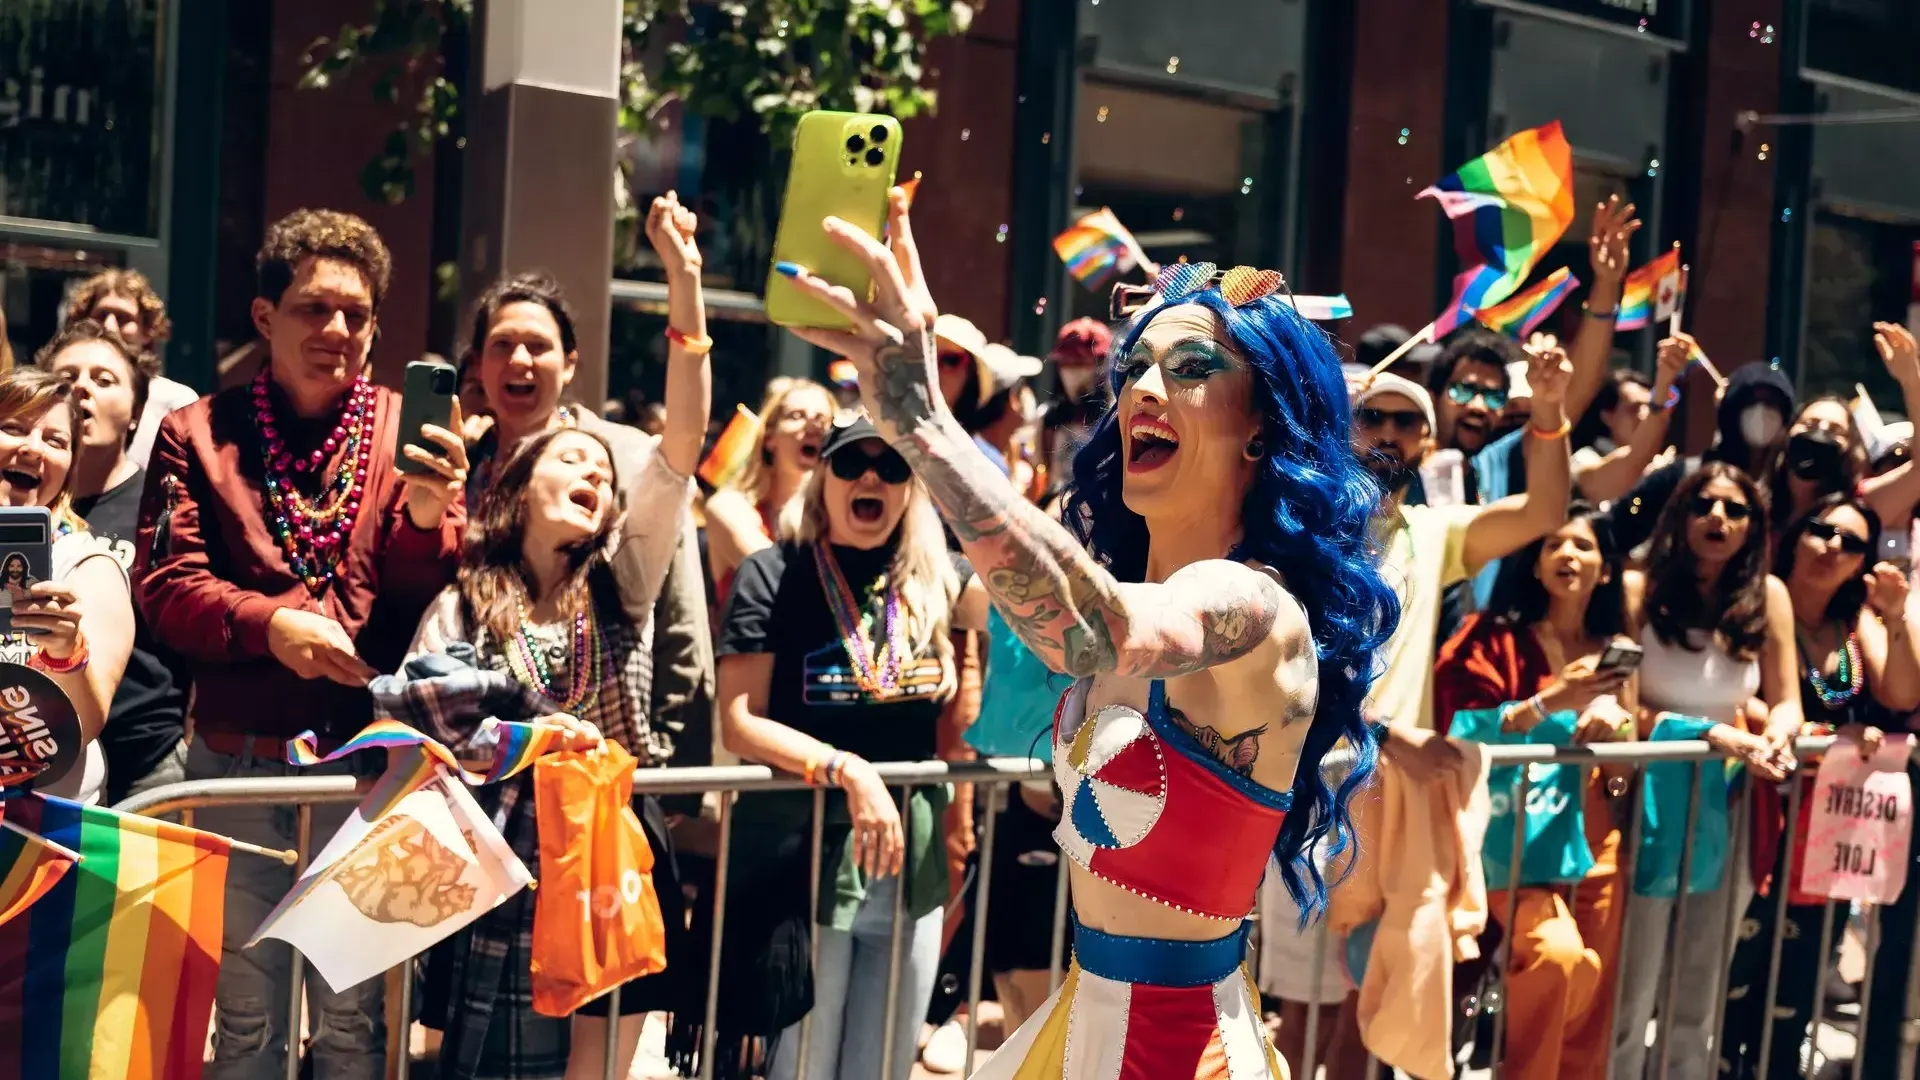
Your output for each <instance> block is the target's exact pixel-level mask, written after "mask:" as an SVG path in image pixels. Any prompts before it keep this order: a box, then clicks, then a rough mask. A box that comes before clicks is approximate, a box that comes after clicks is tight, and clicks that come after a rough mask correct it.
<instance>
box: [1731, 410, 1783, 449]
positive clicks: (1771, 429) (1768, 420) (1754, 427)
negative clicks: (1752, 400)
mask: <svg viewBox="0 0 1920 1080" xmlns="http://www.w3.org/2000/svg"><path fill="white" fill-rule="evenodd" d="M1785 423H1786V421H1784V420H1782V419H1781V418H1780V412H1779V410H1777V409H1775V408H1774V407H1773V406H1771V405H1759V404H1755V405H1749V406H1747V407H1746V408H1744V409H1741V410H1740V437H1741V438H1742V439H1745V440H1746V441H1747V445H1748V446H1750V447H1753V448H1755V449H1758V448H1760V447H1762V446H1766V445H1767V444H1768V443H1771V442H1772V441H1773V439H1774V436H1776V435H1778V434H1780V428H1781V427H1782V426H1784V425H1785Z"/></svg>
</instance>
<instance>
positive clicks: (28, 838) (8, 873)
mask: <svg viewBox="0 0 1920 1080" xmlns="http://www.w3.org/2000/svg"><path fill="white" fill-rule="evenodd" d="M5 812H6V804H5V803H0V814H4V813H5ZM79 861H80V853H79V852H77V851H74V850H73V849H71V848H66V847H61V846H60V845H59V844H55V843H52V842H51V841H49V840H47V838H45V837H43V836H37V835H35V834H33V833H32V832H31V831H29V830H28V829H26V828H25V827H23V826H21V825H20V824H19V823H18V822H17V821H8V820H6V819H5V818H0V923H4V922H6V921H7V920H8V919H11V918H13V917H14V916H15V915H18V914H20V913H21V912H23V911H25V910H27V908H28V907H29V906H30V905H31V904H32V903H33V902H34V901H35V900H38V899H40V898H41V897H43V896H45V895H47V893H48V892H50V891H52V889H53V887H54V886H55V885H58V884H59V883H60V879H61V877H63V876H64V875H65V874H66V872H67V871H68V870H71V869H73V865H74V864H75V863H77V862H79Z"/></svg>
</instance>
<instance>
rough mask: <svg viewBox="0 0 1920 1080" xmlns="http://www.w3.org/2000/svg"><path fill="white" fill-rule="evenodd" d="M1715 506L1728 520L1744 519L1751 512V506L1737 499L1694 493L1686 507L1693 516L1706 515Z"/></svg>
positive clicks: (1711, 511)
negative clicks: (1691, 500) (1717, 497)
mask: <svg viewBox="0 0 1920 1080" xmlns="http://www.w3.org/2000/svg"><path fill="white" fill-rule="evenodd" d="M1715 506H1718V507H1720V512H1721V513H1723V514H1725V515H1726V516H1727V520H1728V521H1745V520H1747V515H1748V514H1751V513H1753V507H1751V506H1748V505H1747V504H1746V503H1744V502H1741V501H1740V500H1739V499H1716V498H1713V497H1711V496H1707V495H1695V496H1694V497H1693V502H1691V503H1689V504H1688V506H1687V508H1688V509H1689V510H1691V511H1692V512H1693V516H1694V517H1706V516H1707V515H1708V514H1711V513H1713V508H1714V507H1715Z"/></svg>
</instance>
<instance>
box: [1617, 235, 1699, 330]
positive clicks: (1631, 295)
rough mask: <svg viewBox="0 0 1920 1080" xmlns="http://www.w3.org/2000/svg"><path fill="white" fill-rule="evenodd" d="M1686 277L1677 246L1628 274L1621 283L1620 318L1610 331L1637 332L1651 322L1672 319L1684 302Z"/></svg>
mask: <svg viewBox="0 0 1920 1080" xmlns="http://www.w3.org/2000/svg"><path fill="white" fill-rule="evenodd" d="M1685 277H1686V275H1685V273H1684V271H1683V269H1682V268H1681V266H1680V248H1679V247H1678V246H1677V245H1676V246H1674V247H1671V248H1668V249H1667V250H1666V251H1665V252H1663V253H1662V254H1660V255H1657V256H1655V257H1654V258H1653V260H1652V261H1650V262H1648V263H1647V265H1645V266H1642V267H1640V268H1639V269H1637V270H1635V271H1633V272H1632V273H1629V274H1628V275H1627V277H1626V280H1625V281H1622V282H1621V283H1620V314H1619V316H1618V317H1616V318H1615V319H1614V321H1613V328H1614V329H1615V330H1638V329H1640V328H1642V327H1644V326H1646V325H1647V323H1648V322H1650V321H1651V322H1665V321H1667V320H1668V319H1670V318H1672V317H1673V313H1674V312H1675V311H1678V310H1679V309H1680V305H1681V304H1682V303H1684V302H1685V298H1686V282H1685Z"/></svg>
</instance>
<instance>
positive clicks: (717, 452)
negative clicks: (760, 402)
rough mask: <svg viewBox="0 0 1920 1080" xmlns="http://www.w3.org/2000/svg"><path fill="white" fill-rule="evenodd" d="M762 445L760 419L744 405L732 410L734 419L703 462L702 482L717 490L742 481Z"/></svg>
mask: <svg viewBox="0 0 1920 1080" xmlns="http://www.w3.org/2000/svg"><path fill="white" fill-rule="evenodd" d="M759 445H760V418H759V417H758V416H755V415H754V414H753V412H752V411H751V410H749V409H748V408H747V407H746V406H745V405H735V406H734V407H733V419H731V420H729V421H727V426H726V427H725V428H724V429H723V430H722V431H721V432H720V437H719V438H717V439H715V440H713V449H711V450H709V451H707V456H706V458H705V459H703V460H702V461H701V462H700V469H699V473H700V482H701V483H703V484H706V485H707V486H708V487H710V488H712V489H714V490H715V491H718V490H720V489H721V488H723V487H728V486H731V485H732V484H734V483H735V482H736V481H738V480H739V479H740V476H741V474H743V473H745V472H746V470H747V463H748V462H749V461H751V460H752V459H753V452H754V450H755V449H756V448H757V447H758V446H759Z"/></svg>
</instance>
